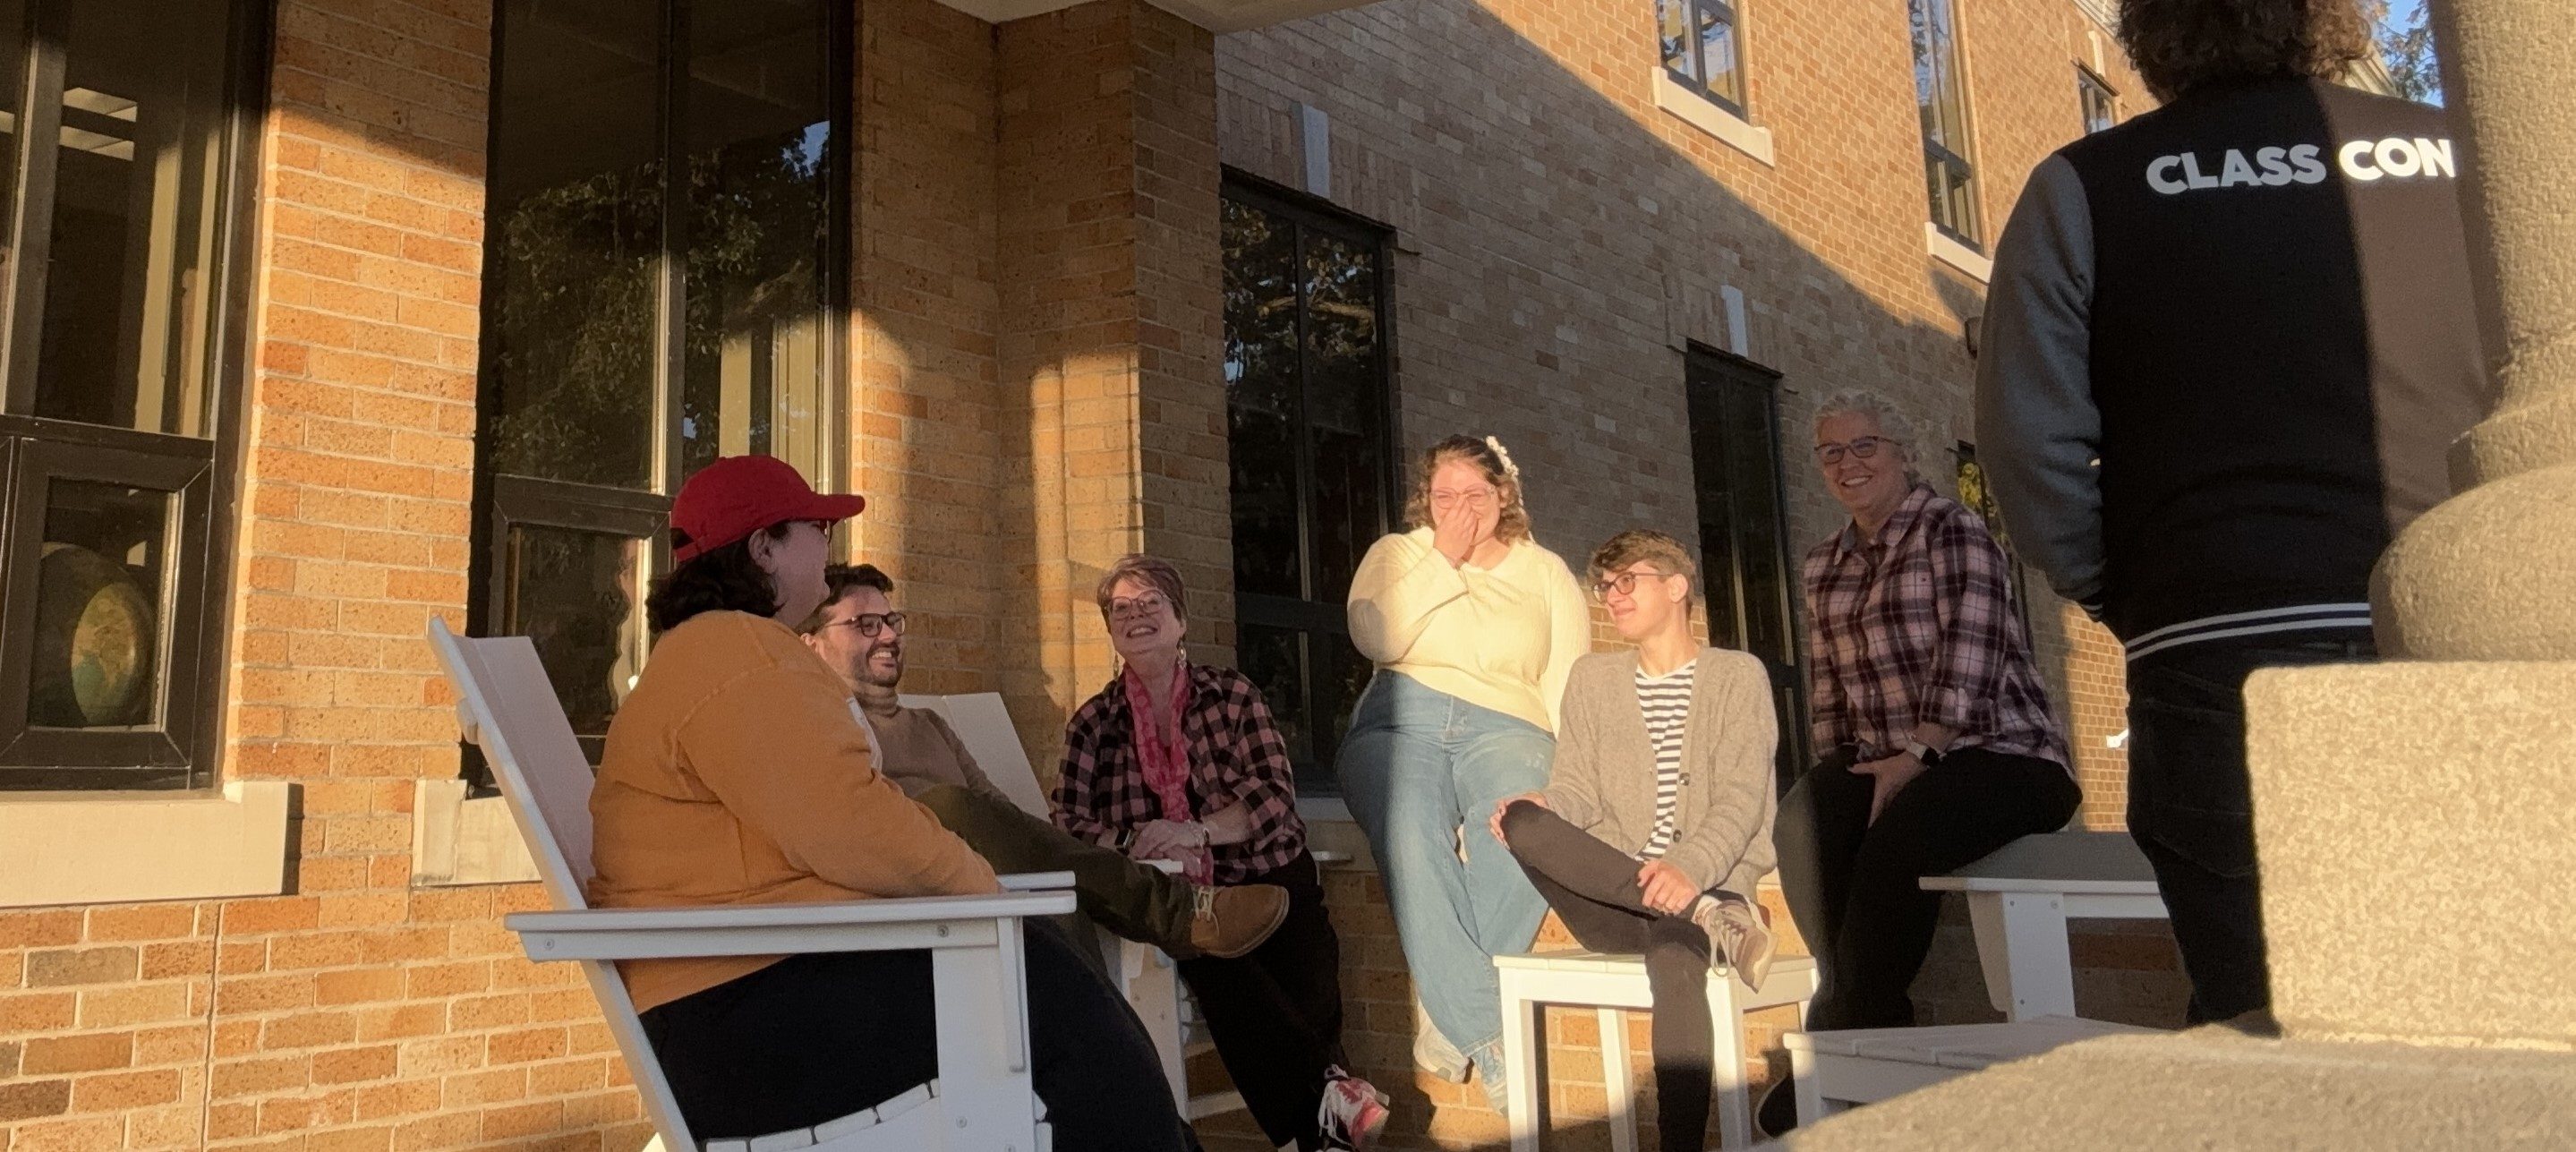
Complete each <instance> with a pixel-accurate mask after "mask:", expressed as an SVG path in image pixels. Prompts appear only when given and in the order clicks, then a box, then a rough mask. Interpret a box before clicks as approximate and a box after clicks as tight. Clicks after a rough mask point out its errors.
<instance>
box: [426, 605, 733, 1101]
mask: <svg viewBox="0 0 2576 1152" xmlns="http://www.w3.org/2000/svg"><path fill="white" fill-rule="evenodd" d="M429 645H430V647H431V648H433V649H436V650H437V652H438V662H439V663H440V664H441V665H442V666H444V667H445V668H446V669H447V679H448V682H449V683H451V684H454V685H455V686H456V696H457V719H458V721H459V722H461V723H462V724H463V725H465V729H466V738H467V739H470V740H472V741H474V742H475V743H476V744H478V745H481V746H482V748H483V758H484V759H485V760H487V761H489V762H490V763H491V765H492V775H493V776H494V777H495V778H496V779H498V780H499V781H500V783H501V795H502V796H504V797H506V798H507V799H508V801H509V804H510V815H511V818H512V819H514V820H516V821H517V822H518V825H519V835H520V837H521V838H523V839H525V840H526V841H527V842H528V855H529V856H531V857H533V858H534V859H535V860H536V863H537V876H538V878H539V879H541V880H543V881H544V882H545V885H546V895H547V896H548V897H549V898H550V899H551V900H553V902H554V906H555V907H557V908H561V909H577V908H587V907H589V903H588V901H587V900H586V899H585V898H584V897H583V895H582V893H583V890H584V887H585V886H586V885H587V884H588V883H589V882H590V877H591V868H590V787H591V783H592V774H591V770H590V761H589V759H588V758H587V757H585V756H583V755H582V754H581V742H580V740H578V739H576V738H575V737H574V736H573V734H572V721H570V720H568V719H566V718H565V717H564V711H563V704H562V703H561V702H559V701H558V700H556V699H555V689H554V683H553V682H552V681H550V680H548V679H547V678H546V668H545V665H544V664H543V663H541V662H540V661H538V659H537V646H536V645H535V644H534V643H532V642H531V641H529V639H528V638H527V637H525V636H496V637H492V638H489V639H480V638H476V639H468V638H466V637H462V636H458V635H457V634H455V633H453V632H450V631H448V630H447V621H446V620H444V619H437V618H433V619H432V620H430V622H429ZM581 967H582V975H583V976H584V977H585V978H587V979H588V981H589V983H590V994H591V995H592V996H593V997H596V998H597V999H598V1001H599V1011H600V1015H601V1017H602V1018H603V1019H604V1020H605V1021H606V1023H607V1024H608V1031H609V1035H610V1036H612V1037H614V1038H615V1039H616V1041H617V1048H618V1052H619V1054H620V1055H623V1056H624V1057H625V1058H626V1067H627V1069H628V1070H629V1071H630V1072H632V1073H633V1074H634V1077H635V1087H636V1090H637V1092H638V1093H639V1094H640V1095H642V1096H643V1098H644V1114H645V1116H646V1117H647V1118H649V1119H651V1120H652V1121H653V1125H654V1127H655V1128H657V1129H659V1130H660V1131H661V1134H662V1141H663V1147H664V1148H666V1149H671V1150H673V1152H684V1150H694V1149H696V1148H697V1147H698V1145H697V1143H696V1142H695V1140H694V1139H693V1138H692V1137H691V1136H690V1135H689V1126H688V1123H687V1121H685V1120H682V1119H681V1118H680V1105H679V1100H678V1098H677V1097H674V1096H673V1095H671V1085H670V1082H669V1081H668V1080H667V1079H666V1078H665V1077H664V1076H663V1075H662V1064H661V1060H660V1059H659V1058H658V1057H656V1056H654V1054H653V1044H652V1041H650V1040H648V1039H646V1038H645V1036H644V1027H643V1024H642V1022H641V1020H639V1019H638V1017H637V1014H636V1012H635V1001H634V1000H633V999H632V998H630V997H628V996H627V994H626V981H624V980H623V979H620V978H619V977H618V974H617V966H616V965H614V964H609V963H605V962H601V961H583V962H582V965H581Z"/></svg>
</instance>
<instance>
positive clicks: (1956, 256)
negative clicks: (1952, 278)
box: [1923, 220, 1995, 284]
mask: <svg viewBox="0 0 2576 1152" xmlns="http://www.w3.org/2000/svg"><path fill="white" fill-rule="evenodd" d="M1923 244H1924V247H1925V248H1926V249H1927V250H1929V251H1930V252H1931V253H1932V258H1933V259H1935V260H1938V261H1940V262H1942V263H1944V264H1947V265H1949V266H1951V267H1953V268H1956V269H1958V270H1959V271H1961V272H1965V273H1967V274H1968V275H1970V276H1974V277H1976V279H1977V283H1979V284H1986V283H1991V282H1992V281H1993V280H1994V278H1995V262H1994V260H1993V259H1991V258H1989V257H1987V256H1986V255H1985V254H1984V253H1981V252H1979V251H1977V250H1976V249H1974V248H1970V247H1968V246H1967V245H1965V244H1962V243H1959V242H1958V241H1956V240H1953V239H1951V238H1950V236H1949V234H1948V233H1945V232H1943V231H1941V226H1940V225H1938V224H1934V223H1932V222H1931V221H1929V220H1926V221H1924V222H1923Z"/></svg>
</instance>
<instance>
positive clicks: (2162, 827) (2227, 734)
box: [2129, 632, 2376, 1024]
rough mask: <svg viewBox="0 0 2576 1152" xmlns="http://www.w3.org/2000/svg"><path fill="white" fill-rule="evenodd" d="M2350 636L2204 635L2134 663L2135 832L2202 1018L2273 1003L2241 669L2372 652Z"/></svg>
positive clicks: (2194, 1012) (2362, 637) (2360, 637)
mask: <svg viewBox="0 0 2576 1152" xmlns="http://www.w3.org/2000/svg"><path fill="white" fill-rule="evenodd" d="M2353 636H2354V637H2355V638H2354V639H2350V640H2318V641H2311V642H2305V643H2300V642H2284V641H2281V640H2279V639H2277V638H2270V637H2260V636H2257V637H2248V638H2244V639H2229V640H2208V641H2203V642H2201V643H2198V644H2185V645H2181V646H2179V647H2174V648H2167V649H2164V650H2162V651H2158V652H2152V653H2149V654H2148V655H2147V656H2145V657H2144V658H2141V659H2138V660H2133V661H2131V662H2130V663H2129V835H2130V836H2131V837H2133V838H2135V839H2136V840H2137V842H2138V848H2139V850H2140V851H2142V852H2144V853H2146V856H2147V862H2148V863H2149V864H2151V865H2154V866H2155V870H2156V887H2157V888H2158V889H2160V890H2161V891H2162V892H2163V894H2164V900H2165V909H2166V910H2167V911H2168V912H2170V913H2171V914H2172V916H2173V934H2174V943H2175V945H2176V946H2178V947H2179V948H2181V950H2182V967H2183V973H2184V974H2185V975H2187V976H2189V977H2191V1009H2190V1019H2191V1022H2192V1023H2194V1024H2204V1023H2208V1022H2210V1021H2214V1020H2227V1019H2231V1018H2234V1017H2236V1016H2241V1015H2243V1014H2245V1013H2247V1012H2252V1011H2255V1010H2257V1009H2261V1008H2268V1007H2270V1006H2271V1003H2272V981H2271V970H2270V967H2269V966H2268V964H2267V963H2266V960H2265V957H2264V947H2263V917H2262V892H2261V878H2260V877H2259V875H2258V874H2257V873H2256V871H2255V866H2254V805H2253V800H2252V795H2251V792H2250V788H2249V785H2248V780H2247V776H2246V770H2245V677H2246V676H2247V675H2248V674H2250V673H2252V672H2253V671H2254V670H2255V669H2257V668H2276V667H2288V666H2296V665H2307V664H2337V663H2345V662H2349V661H2355V660H2367V659H2369V658H2371V656H2372V655H2373V654H2374V652H2375V651H2376V650H2375V649H2374V648H2373V646H2372V644H2371V642H2370V641H2369V639H2368V638H2367V634H2364V633H2358V632H2356V633H2354V634H2353Z"/></svg>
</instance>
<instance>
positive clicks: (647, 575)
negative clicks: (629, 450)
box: [462, 0, 858, 795]
mask: <svg viewBox="0 0 2576 1152" xmlns="http://www.w3.org/2000/svg"><path fill="white" fill-rule="evenodd" d="M650 2H653V3H656V4H658V5H659V6H660V10H659V12H658V17H659V20H658V23H659V25H660V30H659V34H658V37H657V39H656V42H655V44H654V70H655V92H656V96H657V101H658V102H657V105H656V108H655V110H654V116H655V117H656V121H657V122H656V124H655V131H654V138H655V146H656V152H655V156H654V160H655V163H656V165H657V167H658V169H659V173H660V201H661V206H660V212H659V218H660V221H659V227H660V230H661V236H660V241H661V243H660V250H659V252H658V254H657V255H656V256H655V267H654V271H653V282H654V287H655V301H654V306H653V314H654V319H653V332H652V340H653V344H654V347H653V353H652V354H653V382H652V396H651V403H652V406H653V412H652V417H651V419H650V421H649V427H650V429H651V436H652V443H651V444H650V445H649V446H648V448H647V456H648V460H649V469H648V475H647V477H646V479H645V486H644V487H641V488H624V487H617V486H611V485H597V484H584V483H579V482H575V481H565V480H554V479H549V478H545V477H537V476H527V475H520V474H514V473H504V472H501V471H500V470H499V469H498V468H497V467H496V466H495V464H494V461H495V459H496V456H497V453H496V452H495V444H494V427H493V424H494V421H493V418H492V417H493V413H494V412H495V411H496V410H497V409H498V393H499V392H500V389H501V385H502V380H501V374H500V372H499V371H497V365H498V361H499V358H500V352H501V349H500V347H499V344H498V342H497V341H494V340H492V339H490V338H488V337H489V330H490V328H491V324H492V316H493V311H494V309H495V308H496V307H497V306H498V304H499V301H500V298H501V293H500V288H501V285H502V279H503V276H504V275H505V270H504V268H503V267H502V264H501V262H500V261H498V260H496V259H494V258H493V257H492V253H491V251H490V245H491V239H490V238H489V237H487V238H486V240H485V252H484V260H483V287H482V297H481V317H480V320H479V322H478V328H479V329H480V330H481V332H482V333H483V335H484V336H485V338H484V339H483V340H482V341H481V345H482V346H481V352H480V355H479V360H478V366H477V373H476V375H477V382H476V390H475V431H474V460H475V464H474V492H473V497H472V499H473V508H474V515H473V517H472V520H471V527H470V529H469V532H470V533H471V539H470V542H469V545H468V548H469V551H468V555H469V557H470V560H469V564H468V573H467V591H466V634H467V635H469V636H489V635H492V630H493V629H494V628H496V627H498V626H499V625H500V623H501V621H503V620H504V619H505V618H506V615H507V609H508V603H507V602H508V597H509V584H510V581H509V571H508V566H509V562H510V557H509V549H508V541H509V536H510V529H511V528H513V527H516V526H523V525H524V526H532V527H547V528H563V529H571V530H575V531H584V532H598V533H601V534H604V535H615V536H625V537H627V538H629V539H640V540H643V541H644V542H645V563H646V569H645V571H643V572H642V573H640V574H639V583H641V584H642V585H644V586H645V587H648V588H649V587H650V585H651V582H652V580H653V579H654V578H655V577H658V576H661V575H664V574H667V573H668V572H669V571H670V567H671V544H670V533H669V532H668V531H667V528H668V527H669V517H670V506H671V500H672V497H673V496H674V495H676V494H677V492H678V490H679V485H680V481H681V480H682V479H684V478H685V477H684V476H683V475H682V463H681V460H682V451H683V448H684V443H685V437H684V434H683V430H682V427H681V421H682V419H683V414H684V412H683V410H684V402H683V401H684V391H685V389H686V387H687V378H688V307H689V262H688V240H689V232H690V228H689V212H690V204H689V198H688V195H687V186H686V180H687V178H688V173H689V165H688V163H687V159H688V156H689V140H688V131H689V121H688V107H689V99H688V95H689V85H690V81H691V77H690V69H689V40H690V16H691V12H690V5H689V4H688V2H687V0H650ZM819 9H820V11H821V12H822V14H823V18H824V31H825V40H826V42H827V44H828V48H827V50H826V55H825V63H824V76H823V82H824V86H825V92H824V94H823V106H824V107H825V108H826V109H828V111H829V121H828V122H829V124H830V125H831V131H830V134H829V138H828V140H827V141H826V144H825V147H824V150H823V155H824V165H823V166H824V175H823V177H822V180H823V187H824V196H825V200H824V209H823V213H824V221H825V223H824V236H823V239H822V252H823V258H822V260H821V261H820V263H819V266H818V268H817V272H818V275H819V278H820V280H821V283H822V309H821V313H820V328H821V333H820V345H821V347H820V351H819V352H818V354H817V355H818V357H819V359H820V363H821V368H822V371H823V373H824V379H823V382H822V385H821V389H820V391H821V394H822V395H823V396H824V397H825V398H826V399H827V401H828V403H829V405H830V411H829V412H827V413H826V414H824V415H823V417H822V420H823V421H824V423H825V426H826V427H825V432H824V435H823V437H822V439H823V442H824V443H825V444H826V445H827V448H826V450H825V453H824V456H825V458H824V461H823V464H822V465H821V467H820V469H819V471H821V472H823V473H825V474H824V475H820V476H815V477H810V478H809V479H811V480H812V481H814V483H815V485H816V487H818V488H820V489H822V490H824V491H838V490H840V489H841V488H843V487H844V486H845V484H846V480H845V478H846V477H847V476H848V475H849V466H850V438H849V436H848V431H849V415H850V398H849V388H850V385H851V379H852V374H851V366H850V363H849V359H850V357H849V317H850V310H851V300H852V280H853V277H854V275H855V272H856V269H855V267H854V266H853V260H854V258H855V251H854V249H853V245H852V242H853V239H854V237H853V232H852V229H851V211H852V195H853V184H854V181H853V180H852V176H853V175H854V169H853V164H854V159H855V152H854V148H853V145H854V139H853V137H854V135H855V133H856V132H857V130H858V118H857V112H856V103H855V95H856V79H857V71H858V60H857V57H858V48H857V41H856V39H855V36H856V28H855V20H854V14H853V12H852V10H851V8H850V6H849V5H847V4H834V3H820V4H819ZM508 51H509V44H508V35H507V29H506V27H505V25H504V23H503V22H502V21H501V20H499V19H497V17H496V19H495V20H494V23H493V29H492V61H491V69H490V70H491V74H492V76H493V77H494V83H495V86H496V88H497V84H498V82H499V77H500V76H501V75H502V59H503V56H504V55H505V54H506V53H507V52H508ZM499 104H500V102H499V100H498V98H497V92H496V93H495V99H494V100H493V112H492V115H491V117H490V126H489V129H488V133H489V135H488V138H487V139H488V143H489V151H490V152H491V153H492V154H494V155H497V154H498V152H499V145H500V142H501V114H500V107H499ZM497 186H498V182H497V181H494V180H492V179H490V178H489V175H488V173H487V176H486V179H485V180H484V214H485V218H486V219H493V220H497V219H499V212H500V210H501V208H502V206H501V205H498V204H495V203H494V202H493V200H492V197H493V193H494V189H495V188H496V187H497ZM637 614H638V616H639V618H640V617H641V615H642V604H641V603H640V602H639V603H638V604H637ZM639 626H640V624H639ZM647 662H648V663H649V662H650V656H649V652H648V655H647ZM576 737H577V739H579V741H580V743H581V745H582V748H583V751H584V752H585V753H586V754H587V755H588V756H589V758H590V760H591V762H592V763H593V764H594V765H595V764H597V763H598V762H599V756H600V752H601V750H602V746H603V745H604V744H605V740H604V739H603V738H602V737H599V736H592V735H585V734H576ZM464 747H465V757H464V767H463V770H462V775H463V777H464V778H465V780H466V781H467V783H468V785H469V787H470V788H471V789H472V790H473V791H474V793H475V794H477V795H489V794H491V793H492V790H493V788H494V787H495V785H494V781H493V779H492V777H491V775H490V770H489V767H488V765H485V764H484V763H483V761H482V759H481V756H480V755H479V750H477V749H475V748H474V747H473V746H472V745H470V744H468V745H465V746H464Z"/></svg>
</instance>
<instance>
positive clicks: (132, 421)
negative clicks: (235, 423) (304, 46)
mask: <svg viewBox="0 0 2576 1152" xmlns="http://www.w3.org/2000/svg"><path fill="white" fill-rule="evenodd" d="M5 7H6V8H21V7H22V6H20V5H6V6H5ZM67 8H68V11H67V14H66V16H67V18H63V17H55V18H49V19H48V21H47V23H48V24H49V25H50V24H52V23H54V22H55V20H57V19H59V20H60V22H61V23H63V24H65V25H67V42H66V43H65V44H64V45H63V74H62V79H61V88H60V89H59V91H56V92H47V93H42V94H39V96H38V98H39V99H40V100H50V99H57V98H58V99H59V100H60V102H61V115H62V125H61V128H60V130H59V133H58V138H57V140H56V146H57V151H56V153H55V155H54V157H53V161H54V165H55V171H54V181H53V186H52V188H51V201H52V219H51V221H50V224H49V227H50V240H51V244H50V250H49V251H48V252H47V253H46V260H45V265H46V273H47V275H46V277H45V290H44V305H43V306H44V333H43V351H42V353H41V355H40V356H39V358H38V368H37V372H36V394H35V407H34V415H38V416H50V417H54V418H57V419H62V420H77V421H81V422H83V423H88V424H105V425H111V426H114V427H119V428H133V429H137V430H140V431H144V432H162V433H169V434H174V435H181V436H204V435H207V434H208V432H209V429H208V428H207V423H206V421H207V416H208V407H207V402H206V395H207V392H206V386H207V382H208V381H209V380H210V379H211V378H212V373H211V372H210V371H209V369H208V365H207V363H206V359H205V358H206V355H207V341H206V336H207V334H208V332H209V331H210V329H211V327H212V325H213V323H214V319H215V309H216V307H217V301H216V299H215V293H214V290H213V283H212V274H213V270H214V259H215V249H216V245H215V240H216V236H217V234H218V231H219V229H220V228H221V225H222V218H221V193H222V191H223V188H222V184H223V178H222V167H221V164H220V163H219V161H220V159H221V157H222V153H223V149H224V133H225V131H226V126H227V121H226V109H225V107H224V85H225V78H226V77H225V67H226V66H225V61H224V54H223V52H221V51H220V50H216V51H208V50H206V47H205V46H206V45H209V44H213V45H221V44H222V43H223V42H224V38H225V36H226V32H225V29H226V27H227V25H228V24H229V23H230V14H231V5H230V4H229V3H227V2H226V0H153V2H150V3H146V2H144V0H87V2H84V3H80V4H75V5H69V6H67ZM8 18H9V16H8V15H7V14H6V13H0V19H8ZM16 19H23V17H17V18H16ZM16 32H17V24H16V23H15V21H14V20H12V22H11V26H10V29H9V35H7V36H6V37H5V40H11V41H13V40H15V39H16V35H15V34H16ZM12 55H14V53H13V54H12ZM13 70H14V69H13ZM16 94H17V93H16V90H15V87H14V85H13V87H12V90H11V93H10V95H11V97H12V101H11V102H12V103H14V102H15V101H14V97H15V96H16ZM10 119H11V123H10V127H11V129H12V135H14V129H15V121H16V118H15V117H14V116H12V117H11V118H10ZM10 142H11V144H12V145H14V144H15V140H14V139H13V140H11V141H10ZM13 151H14V148H13Z"/></svg>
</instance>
